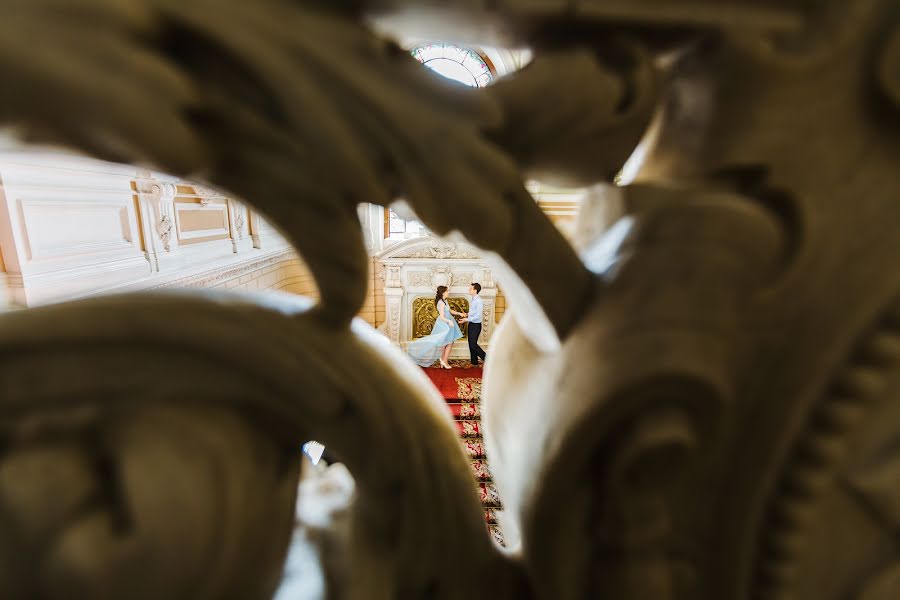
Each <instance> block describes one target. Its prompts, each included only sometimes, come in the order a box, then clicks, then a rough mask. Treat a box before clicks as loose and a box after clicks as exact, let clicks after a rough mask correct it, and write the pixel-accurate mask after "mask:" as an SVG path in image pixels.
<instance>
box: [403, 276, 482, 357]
mask: <svg viewBox="0 0 900 600" xmlns="http://www.w3.org/2000/svg"><path fill="white" fill-rule="evenodd" d="M480 293H481V285H480V284H477V283H473V284H472V285H470V286H469V295H470V296H471V301H470V302H469V314H464V313H460V312H456V311H455V310H451V309H450V305H449V304H447V297H448V296H449V295H450V291H449V290H448V289H447V286H445V285H439V286H438V288H437V292H436V293H435V296H434V305H435V307H436V308H437V312H438V317H437V319H436V320H435V322H434V328H433V329H432V330H431V334H429V335H427V336H425V337H422V338H419V339H417V340H414V341H412V342H410V344H409V347H408V348H407V352H408V353H409V355H410V356H411V357H412V359H413V360H414V361H416V364H418V365H419V366H421V367H430V366H431V365H433V364H434V361H436V360H440V361H441V367H443V368H444V369H449V368H450V363H449V362H448V361H449V360H450V350H451V349H452V348H453V342H455V341H456V340H458V339H460V338H461V337H462V330H461V329H460V328H459V324H458V323H457V322H456V321H455V320H454V319H453V317H461V320H460V323H468V327H469V330H468V338H469V353H470V355H471V360H472V365H473V366H478V360H479V359H481V360H482V361H483V360H484V359H485V352H484V350H483V349H482V348H481V346H479V345H478V338H479V336H481V318H482V313H483V305H482V302H481V297H480V296H479V294H480Z"/></svg>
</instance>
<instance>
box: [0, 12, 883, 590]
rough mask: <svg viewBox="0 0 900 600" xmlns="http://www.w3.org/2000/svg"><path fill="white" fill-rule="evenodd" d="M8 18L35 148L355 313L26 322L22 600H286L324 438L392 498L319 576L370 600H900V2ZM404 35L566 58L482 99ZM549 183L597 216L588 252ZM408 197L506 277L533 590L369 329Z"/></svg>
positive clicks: (503, 377) (496, 405) (436, 254)
mask: <svg viewBox="0 0 900 600" xmlns="http://www.w3.org/2000/svg"><path fill="white" fill-rule="evenodd" d="M0 8H2V9H3V14H4V15H5V16H4V20H3V21H0V76H2V77H3V80H4V82H9V83H10V84H9V85H4V87H3V88H2V90H0V120H2V121H3V122H4V123H9V124H10V125H12V126H14V127H15V128H16V130H17V131H19V132H20V133H22V134H23V135H25V136H26V137H27V138H28V139H31V140H37V141H48V142H54V143H62V144H67V145H69V146H72V147H74V148H77V149H80V150H82V151H84V152H88V153H91V154H94V155H96V156H100V157H104V158H112V159H118V160H129V161H137V162H147V163H151V164H153V165H156V166H158V167H161V168H166V169H169V170H172V171H175V172H176V173H177V174H191V173H193V174H196V175H198V176H200V177H202V178H204V179H205V180H207V181H208V183H209V184H210V185H211V186H214V187H215V188H217V189H224V190H228V191H229V192H230V193H234V194H236V195H237V196H239V197H241V198H242V199H245V200H246V201H247V202H249V203H250V204H252V205H253V206H254V207H256V208H258V209H259V210H260V211H262V213H264V214H265V215H266V216H267V217H269V218H271V219H272V221H273V222H274V223H276V224H277V225H278V227H279V228H280V229H281V230H282V231H284V232H285V233H286V234H287V235H288V236H289V237H290V239H291V240H292V241H293V243H294V244H295V245H296V246H297V248H298V250H299V251H300V252H301V254H302V255H303V258H304V260H305V261H306V263H307V264H308V265H309V266H310V269H311V270H312V272H313V274H314V276H315V278H316V280H317V285H318V288H319V289H320V290H321V296H322V299H321V303H320V304H319V305H318V306H317V307H315V308H311V307H308V306H306V305H302V304H296V303H294V302H292V301H289V300H287V299H284V298H280V297H258V298H256V299H252V300H251V299H246V300H240V301H238V300H234V299H227V298H226V297H222V296H218V295H199V296H186V295H175V296H171V297H157V296H150V297H120V298H115V299H109V300H101V301H92V302H87V303H77V304H72V305H61V306H56V307H52V308H47V309H41V310H36V311H33V312H30V311H29V312H23V313H17V314H10V315H4V316H3V319H2V327H0V350H2V351H3V353H4V361H0V386H2V387H0V410H2V411H3V417H2V421H0V423H2V425H3V429H2V444H0V448H2V454H0V595H2V596H3V597H11V598H16V597H29V598H30V597H50V598H55V597H72V596H73V595H74V596H76V597H84V598H108V597H123V596H128V597H140V596H139V594H142V593H144V594H146V597H148V598H151V597H152V598H161V597H179V596H186V595H191V594H193V595H197V590H201V591H202V593H201V594H200V595H201V596H204V597H230V596H237V597H241V598H255V597H260V598H261V597H266V596H267V595H268V594H270V593H271V592H272V590H274V589H275V587H276V585H277V578H278V569H279V568H280V565H281V563H282V561H283V558H284V554H285V550H286V545H287V539H288V536H289V533H290V531H289V524H288V521H289V517H290V514H291V512H292V510H293V505H294V498H293V494H294V492H295V488H296V479H297V468H296V467H297V465H296V462H294V461H293V457H294V456H295V453H294V451H295V450H296V449H297V448H299V446H300V444H301V443H302V442H303V441H305V440H308V439H310V438H312V437H315V439H317V440H319V441H321V442H323V443H325V444H326V446H328V448H329V449H330V450H331V449H333V450H334V452H335V453H336V455H337V456H338V457H339V458H340V460H341V461H342V462H343V463H344V464H345V465H346V466H347V469H348V470H349V472H350V473H352V474H353V477H354V478H355V482H356V490H357V496H356V499H355V500H354V502H353V505H352V508H351V509H350V514H349V517H348V519H349V522H348V523H347V524H346V532H334V533H335V535H334V536H332V537H330V538H328V539H329V540H330V541H329V542H328V543H329V544H331V545H332V546H337V548H336V549H335V548H334V547H332V548H330V549H329V551H327V552H325V551H323V552H320V553H319V556H320V557H321V560H322V561H323V562H325V563H329V564H326V565H324V566H325V569H324V570H325V572H327V573H332V574H334V575H333V577H334V579H333V582H332V584H331V586H330V589H329V590H328V592H327V593H329V594H331V595H332V597H343V598H366V599H376V600H377V599H380V598H384V599H389V598H391V599H392V598H446V599H461V598H471V597H490V598H517V599H518V598H531V599H534V600H537V599H547V600H550V599H554V600H555V599H559V598H566V599H570V598H571V599H582V598H615V599H616V600H631V599H633V600H647V599H660V600H665V599H673V600H675V599H684V600H687V599H691V600H693V599H698V598H700V599H709V600H721V599H734V600H739V599H746V598H754V599H758V600H768V599H775V598H794V599H796V600H813V599H815V600H839V599H843V598H848V597H859V598H861V599H863V600H882V599H884V598H888V597H893V596H891V594H892V593H893V590H894V588H895V587H896V583H897V580H898V579H897V568H896V565H897V563H898V560H900V556H898V553H897V548H896V535H897V529H896V528H897V514H898V512H897V506H896V504H897V493H898V489H900V483H898V481H897V480H896V477H895V475H896V464H895V463H896V460H895V454H896V452H895V451H896V447H897V444H898V440H900V410H898V408H897V407H898V406H900V402H898V399H900V393H898V390H900V367H898V360H900V358H898V357H900V350H898V331H900V318H898V310H897V305H896V302H897V297H898V294H900V268H898V264H900V244H898V243H897V240H898V239H900V203H898V202H897V198H898V197H900V171H898V164H900V128H898V112H897V108H898V105H900V102H898V98H900V93H898V81H900V76H898V73H900V71H898V64H900V58H898V56H900V52H898V44H900V42H898V33H897V32H898V28H900V9H898V5H897V3H896V2H895V1H894V0H859V1H857V2H852V3H849V2H840V1H838V0H819V1H815V2H800V1H799V0H798V1H796V2H795V1H788V0H785V1H783V2H775V1H774V0H764V1H761V2H750V1H749V0H746V1H741V0H730V1H721V2H718V1H713V0H710V1H708V2H705V1H698V2H680V1H678V0H636V1H634V2H628V3H623V2H614V1H611V0H610V1H606V0H578V1H575V2H567V3H559V2H547V3H545V4H540V3H534V2H525V1H515V0H510V1H508V2H479V1H473V2H461V1H454V2H440V3H438V2H431V1H429V2H423V3H419V2H408V1H403V0H396V1H392V0H371V1H361V2H354V3H323V2H318V1H317V0H305V1H296V2H286V1H281V0H261V1H259V2H253V3H246V2H244V3H241V2H231V1H229V2H224V1H222V0H217V1H213V0H191V1H188V2H185V1H183V0H178V1H176V0H154V1H152V2H151V1H150V0H146V1H141V0H134V1H127V0H78V1H72V0H27V1H26V0H0ZM436 17H439V18H436ZM373 23H374V25H373ZM375 27H378V28H379V29H378V30H377V31H381V32H384V31H390V30H391V28H397V27H400V28H401V29H402V28H406V30H408V31H415V32H416V33H417V34H418V35H420V36H421V35H438V34H440V35H443V36H446V37H448V38H456V39H466V38H471V37H473V36H477V37H479V38H483V39H485V40H486V41H487V40H489V39H493V40H501V39H502V40H506V41H508V42H509V43H511V44H512V43H516V44H520V43H521V44H524V45H527V46H529V47H530V48H531V49H532V50H533V52H534V55H535V59H534V61H533V62H532V64H531V65H530V66H528V67H527V68H525V69H523V70H522V71H521V72H520V73H517V74H516V75H514V76H512V77H509V78H507V79H500V80H499V81H497V82H496V83H494V84H493V85H491V86H488V87H487V88H485V89H480V90H477V89H471V90H469V89H462V88H459V87H456V86H454V85H451V84H450V83H448V82H446V81H443V80H441V79H440V78H438V77H437V76H435V75H433V74H430V73H429V72H427V71H426V70H425V69H423V68H422V67H421V65H419V64H417V63H416V62H415V61H414V60H412V59H411V57H409V56H408V54H407V53H406V52H405V51H404V50H403V49H402V48H400V47H399V46H397V45H396V44H395V43H393V42H391V41H389V40H387V39H385V38H384V37H382V34H381V33H378V32H376V29H375ZM35 39H41V40H43V41H44V43H42V44H34V43H33V40H35ZM60 98H64V99H65V102H64V103H61V101H60ZM435 148H437V150H435ZM426 149H427V150H429V151H425V150H426ZM526 175H531V176H537V177H541V178H543V179H552V180H554V181H557V182H563V183H577V184H579V185H593V186H595V187H594V189H593V190H592V192H593V193H592V194H591V198H592V200H591V202H590V203H589V204H587V205H586V206H585V210H584V213H583V214H582V216H581V222H580V224H579V227H578V230H577V235H576V241H577V244H578V248H577V250H576V249H575V248H572V247H571V246H570V245H569V244H568V243H567V242H566V241H565V240H564V239H563V238H562V236H561V235H560V234H559V233H558V232H557V231H556V229H555V228H554V227H553V226H552V224H551V223H550V222H549V221H548V219H547V218H546V217H545V216H544V215H543V214H542V213H541V212H540V210H539V208H538V207H537V204H536V203H535V202H534V199H533V198H532V197H531V196H530V195H529V194H528V192H527V190H526V188H525V185H524V183H523V180H524V178H525V177H526ZM614 179H615V180H617V181H618V182H619V183H620V184H621V187H617V188H607V187H605V186H607V185H609V184H610V183H611V182H612V181H613V180H614ZM399 198H403V199H404V200H405V201H406V202H407V203H408V204H409V206H410V207H412V208H413V209H414V211H415V213H416V215H417V217H418V218H420V219H421V220H422V222H423V223H424V224H425V225H426V227H427V228H428V229H429V230H430V231H433V232H435V233H436V234H439V235H443V234H447V233H450V232H453V231H457V232H459V233H461V234H462V235H463V236H464V237H465V238H466V239H467V240H468V241H469V242H471V243H473V244H474V245H476V246H478V247H480V248H482V249H483V250H484V251H485V255H491V256H496V257H497V258H498V264H497V265H496V268H494V265H492V266H491V269H490V271H488V270H487V269H485V270H483V272H485V273H489V274H491V276H492V277H493V275H494V274H496V277H497V279H498V281H500V283H501V285H502V286H503V290H504V294H505V295H506V296H508V298H509V300H510V306H511V308H510V310H509V311H508V312H509V314H510V315H511V318H507V319H505V320H504V322H503V323H502V324H501V326H500V327H499V328H498V329H497V331H496V332H495V334H494V335H495V337H494V338H493V339H492V343H491V352H490V354H491V359H490V360H489V362H488V366H487V369H486V376H485V380H484V398H483V404H484V406H483V414H484V426H485V431H486V433H485V437H486V443H487V448H488V451H489V452H490V455H491V465H492V472H493V475H494V478H495V481H496V483H497V486H498V490H499V493H500V495H501V496H502V501H503V505H504V513H505V514H504V517H503V518H504V523H503V526H504V528H505V529H506V530H507V531H509V532H510V535H509V536H507V539H509V540H521V545H520V547H518V548H512V549H510V552H509V553H505V552H504V553H501V552H500V551H499V550H498V549H496V548H495V547H494V546H493V545H492V542H491V541H490V539H489V538H488V535H487V532H486V531H485V526H484V522H483V518H484V517H483V514H482V513H481V510H480V507H479V504H478V498H477V495H476V493H475V489H474V488H473V484H472V481H471V474H470V472H469V465H468V462H467V460H466V458H465V456H464V455H463V453H462V452H460V450H459V445H458V441H457V440H456V439H455V434H454V431H453V429H452V427H451V425H450V422H449V418H448V416H447V415H446V414H444V413H443V412H442V411H443V410H444V407H443V405H442V404H441V400H440V398H438V397H437V396H436V395H434V394H432V393H431V392H430V391H429V388H428V387H427V386H428V384H427V381H426V378H425V377H424V376H423V375H422V373H421V372H419V371H417V370H416V368H414V367H413V366H412V365H411V364H410V363H409V361H407V360H406V359H405V357H404V356H403V355H402V353H401V352H400V351H399V350H398V349H397V348H395V347H393V346H391V345H390V344H389V342H388V340H385V339H384V338H383V337H382V336H378V335H377V334H376V333H375V332H374V331H372V330H371V329H369V328H367V327H364V326H362V325H359V324H357V323H354V322H352V317H353V315H354V314H356V312H357V311H358V310H359V308H360V307H361V306H362V303H363V298H364V294H365V289H366V281H367V275H368V263H367V260H366V256H365V248H366V246H365V243H364V237H363V235H362V232H361V231H360V228H359V222H358V210H357V205H358V204H359V203H360V202H375V203H379V204H382V205H389V204H391V203H392V202H394V201H395V200H397V199H399ZM455 244H456V242H437V241H436V242H435V243H434V245H433V246H430V247H429V248H427V249H425V250H421V249H419V251H422V252H425V253H426V254H427V255H428V256H427V258H444V259H446V258H450V257H455V256H454V252H455V248H459V247H458V246H456V245H455ZM386 273H387V275H386V281H387V282H393V283H391V285H394V284H396V285H397V286H399V285H401V284H402V278H401V272H400V269H395V270H393V271H390V272H387V271H386ZM447 277H448V278H449V271H447ZM489 279H490V278H488V277H485V281H484V284H485V286H486V288H488V289H490V287H491V282H490V281H489ZM448 281H449V279H448ZM402 293H403V292H402V290H399V293H394V295H389V296H388V297H387V313H388V314H389V325H388V326H387V327H386V329H387V330H388V333H389V335H390V336H391V338H393V339H394V340H397V339H398V338H399V330H400V321H401V318H400V317H401V298H402ZM386 295H387V292H386ZM136 363H137V364H141V365H143V367H144V368H141V369H133V368H129V367H132V366H133V365H134V364H136ZM232 440H234V443H233V444H232V443H231V441H232ZM226 441H228V442H229V443H226ZM216 469H218V470H219V471H216ZM215 472H221V477H218V478H217V477H213V476H211V475H210V473H215ZM250 490H252V492H251V491H250ZM330 531H331V530H329V532H330ZM326 537H327V536H324V537H322V538H321V539H323V540H324V539H325V538H326ZM213 538H215V539H227V540H231V541H232V542H231V543H229V544H218V545H212V544H209V543H208V541H209V540H210V539H213ZM323 548H324V547H323ZM837 550H840V551H841V552H840V553H836V551H837ZM462 561H464V562H465V565H466V571H467V576H466V577H459V576H458V572H457V570H456V569H453V568H448V565H457V564H460V562H462ZM136 564H140V565H141V570H140V571H137V570H135V569H136V567H135V566H134V565H136ZM348 570H352V575H343V574H342V573H346V572H347V571H348ZM136 583H137V584H139V585H136ZM73 590H74V591H73Z"/></svg>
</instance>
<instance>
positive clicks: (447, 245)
mask: <svg viewBox="0 0 900 600" xmlns="http://www.w3.org/2000/svg"><path fill="white" fill-rule="evenodd" d="M394 258H434V259H437V260H447V259H452V258H463V259H477V258H479V257H478V256H477V255H475V254H474V253H472V252H469V251H467V250H463V249H462V248H460V247H459V244H456V243H453V242H445V241H443V240H439V239H432V240H431V243H430V244H429V245H428V247H426V248H421V249H418V250H414V251H412V252H406V253H401V254H397V255H394Z"/></svg>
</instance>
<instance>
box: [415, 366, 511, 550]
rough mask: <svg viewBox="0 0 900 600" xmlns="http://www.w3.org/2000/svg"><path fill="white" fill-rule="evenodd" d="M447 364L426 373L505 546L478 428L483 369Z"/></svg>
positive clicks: (487, 514) (494, 533)
mask: <svg viewBox="0 0 900 600" xmlns="http://www.w3.org/2000/svg"><path fill="white" fill-rule="evenodd" d="M450 364H451V366H452V367H453V369H450V370H447V369H440V368H437V369H435V368H429V369H425V373H426V374H427V375H428V378H429V379H431V382H432V383H434V385H435V387H437V389H438V391H440V392H441V395H442V396H443V397H444V400H445V401H446V402H447V408H448V409H450V414H452V415H453V420H454V421H453V423H454V425H455V426H456V431H457V433H458V434H459V437H460V441H461V443H462V446H463V449H464V450H465V453H466V456H468V457H469V464H470V465H471V467H472V474H473V476H474V477H475V481H476V483H477V485H478V490H479V494H480V496H481V505H482V506H483V507H484V520H485V522H486V524H487V527H488V530H489V531H490V533H491V536H492V537H493V538H494V540H495V541H496V542H497V543H498V544H500V545H504V540H503V533H502V532H501V530H500V526H499V524H498V518H497V517H498V512H499V511H500V510H501V508H502V506H501V504H500V495H499V494H498V492H497V488H496V487H495V486H494V483H493V481H492V477H491V471H490V467H489V466H488V462H487V457H486V456H485V451H484V439H483V437H482V430H481V377H482V369H481V368H480V367H472V366H471V365H470V364H469V362H468V361H455V360H451V361H450Z"/></svg>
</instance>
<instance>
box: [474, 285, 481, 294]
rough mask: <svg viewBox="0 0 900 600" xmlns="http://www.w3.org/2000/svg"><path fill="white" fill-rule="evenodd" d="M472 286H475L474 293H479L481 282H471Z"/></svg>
mask: <svg viewBox="0 0 900 600" xmlns="http://www.w3.org/2000/svg"><path fill="white" fill-rule="evenodd" d="M472 287H473V288H475V293H476V294H480V293H481V284H480V283H473V284H472Z"/></svg>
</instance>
